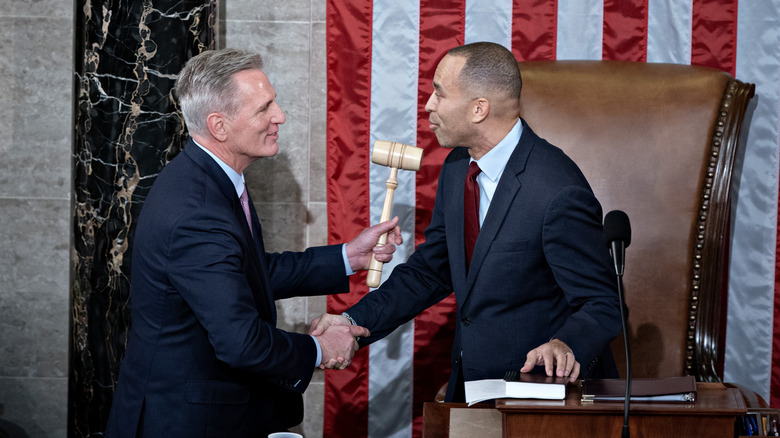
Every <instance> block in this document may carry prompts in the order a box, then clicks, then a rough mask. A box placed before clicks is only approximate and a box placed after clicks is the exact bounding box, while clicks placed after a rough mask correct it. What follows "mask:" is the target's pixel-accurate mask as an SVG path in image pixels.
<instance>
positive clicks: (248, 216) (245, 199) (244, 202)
mask: <svg viewBox="0 0 780 438" xmlns="http://www.w3.org/2000/svg"><path fill="white" fill-rule="evenodd" d="M238 199H239V200H240V201H241V208H243V209H244V216H246V223H247V225H249V232H250V233H252V234H253V235H254V231H252V214H251V213H249V195H248V194H247V190H246V184H244V192H243V193H241V197H239V198H238Z"/></svg>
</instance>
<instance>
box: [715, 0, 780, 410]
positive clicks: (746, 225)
mask: <svg viewBox="0 0 780 438" xmlns="http://www.w3.org/2000/svg"><path fill="white" fill-rule="evenodd" d="M737 13H738V19H737V66H736V77H737V78H738V79H740V80H742V81H746V82H753V83H755V84H756V95H757V96H756V98H754V101H753V106H754V108H755V111H754V112H753V114H752V120H750V121H751V123H750V126H749V130H748V131H747V142H746V146H747V148H746V151H745V153H744V162H743V163H742V165H741V166H738V167H737V169H741V174H740V175H739V176H738V177H737V178H735V182H736V184H737V186H736V187H735V190H736V199H737V202H736V203H735V205H734V211H733V212H732V214H733V216H734V222H733V225H732V239H731V242H732V249H731V265H730V267H729V301H728V319H727V320H728V323H727V334H726V360H725V371H724V379H725V380H726V381H729V382H736V383H740V384H742V385H744V386H746V387H748V388H750V389H753V390H754V391H756V392H758V393H759V394H760V395H761V396H762V397H764V399H766V400H767V401H769V391H770V375H771V371H772V362H771V359H772V357H771V355H772V338H773V334H772V321H773V308H774V294H775V290H774V279H775V257H776V248H775V241H776V235H777V234H776V233H777V231H776V230H777V229H776V227H777V204H776V201H777V199H778V192H777V190H778V168H780V166H779V165H778V144H780V136H779V135H778V128H779V127H780V126H779V125H780V57H778V47H780V2H778V1H777V0H773V1H766V2H760V3H753V2H740V3H739V10H738V11H737Z"/></svg>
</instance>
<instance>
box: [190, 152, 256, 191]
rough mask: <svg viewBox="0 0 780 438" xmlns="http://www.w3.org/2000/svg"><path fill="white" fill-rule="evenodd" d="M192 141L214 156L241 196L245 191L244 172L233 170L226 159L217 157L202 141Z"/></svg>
mask: <svg viewBox="0 0 780 438" xmlns="http://www.w3.org/2000/svg"><path fill="white" fill-rule="evenodd" d="M192 142H193V143H195V144H196V145H198V147H199V148H201V149H203V151H204V152H206V153H207V154H209V156H210V157H211V158H213V159H214V161H216V162H217V164H219V167H221V168H222V171H224V172H225V175H227V177H228V178H230V182H231V183H233V187H234V188H235V189H236V195H238V197H239V198H240V197H241V194H242V193H244V174H243V173H241V174H239V173H238V172H236V171H235V170H233V168H232V167H230V166H228V165H227V164H225V162H224V161H222V160H220V159H219V158H217V156H216V155H214V154H213V153H212V152H211V151H210V150H208V149H206V148H204V147H203V146H202V145H201V144H200V143H198V142H197V141H195V139H193V140H192Z"/></svg>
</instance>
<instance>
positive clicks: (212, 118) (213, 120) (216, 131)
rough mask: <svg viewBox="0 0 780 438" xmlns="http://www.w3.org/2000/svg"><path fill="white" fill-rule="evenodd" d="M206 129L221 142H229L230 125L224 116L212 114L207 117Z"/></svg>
mask: <svg viewBox="0 0 780 438" xmlns="http://www.w3.org/2000/svg"><path fill="white" fill-rule="evenodd" d="M206 128H207V129H208V130H209V134H211V136H212V137H214V138H215V139H216V140H218V141H220V142H224V141H226V140H227V137H228V130H229V128H230V124H229V122H228V120H227V119H226V118H225V116H223V115H222V114H220V113H211V114H209V115H208V116H206Z"/></svg>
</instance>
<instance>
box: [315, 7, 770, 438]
mask: <svg viewBox="0 0 780 438" xmlns="http://www.w3.org/2000/svg"><path fill="white" fill-rule="evenodd" d="M476 41H492V42H496V43H499V44H502V45H504V46H506V47H507V48H509V49H510V50H511V51H512V52H513V53H514V55H515V57H516V58H517V59H518V60H519V61H530V60H552V59H595V60H598V59H609V60H629V61H636V62H667V63H678V64H694V65H704V66H709V67H714V68H717V69H720V70H724V71H726V72H729V73H731V74H732V75H734V76H735V77H736V78H737V79H740V80H741V81H743V82H751V83H754V84H756V95H757V98H754V100H755V105H756V107H755V111H754V113H753V115H752V118H749V119H748V121H749V122H750V125H749V126H747V127H746V131H747V138H746V150H745V153H744V158H743V162H742V165H741V167H739V169H740V171H739V173H738V174H737V175H735V187H734V190H735V193H734V199H735V203H734V206H733V216H734V218H733V219H734V220H733V222H732V225H731V227H732V237H731V264H730V268H729V273H728V274H729V296H728V319H727V328H726V341H725V363H724V376H723V377H724V380H725V381H728V382H734V383H739V384H741V385H743V386H745V387H747V388H749V389H752V390H754V391H756V392H757V393H758V394H759V395H761V396H763V397H764V398H765V399H766V400H768V401H770V403H771V405H772V406H773V407H780V336H775V334H776V333H780V318H775V312H776V310H775V309H776V308H777V309H780V305H778V306H775V302H776V300H778V299H779V298H778V297H780V295H778V293H777V290H778V287H777V286H778V277H777V271H778V270H777V265H776V257H775V256H776V254H777V251H778V246H777V222H778V220H777V218H778V215H777V208H778V155H779V154H778V149H779V148H778V146H779V145H780V140H779V137H778V129H779V128H780V0H752V1H748V0H743V1H741V2H739V1H737V0H489V1H488V0H373V1H372V0H327V87H328V90H327V96H328V116H327V117H328V118H327V131H328V140H327V141H328V144H327V150H328V162H327V175H328V187H327V193H328V227H329V228H328V234H329V240H330V241H331V242H343V241H346V240H348V239H349V238H351V237H353V236H354V235H356V234H357V233H358V232H359V231H360V230H361V229H363V228H364V227H366V226H369V225H370V224H375V223H377V222H378V221H379V217H380V214H381V209H382V203H383V201H384V196H385V181H386V179H387V178H388V175H389V169H388V168H386V167H382V166H377V165H373V164H371V147H372V145H373V144H374V141H376V140H390V141H397V142H402V143H406V144H411V145H416V146H419V147H421V148H423V149H424V151H425V154H424V158H423V165H422V168H421V169H420V171H418V172H410V171H403V170H401V171H400V172H399V174H398V188H397V189H396V191H395V196H394V206H393V215H398V216H400V217H401V220H402V223H401V225H402V228H403V230H404V231H405V232H406V235H405V236H404V238H405V242H406V243H405V245H404V246H403V247H401V248H399V249H398V252H397V253H396V257H395V260H394V262H393V263H391V264H389V265H387V266H385V269H384V272H383V276H384V277H383V278H386V276H387V274H388V273H389V272H390V271H391V270H392V267H393V265H395V264H396V263H399V262H401V261H403V260H405V259H406V258H407V257H408V255H409V254H411V252H412V251H413V250H414V246H415V244H417V243H419V242H420V241H421V239H422V231H423V230H424V229H425V226H426V225H427V224H428V222H429V219H430V215H431V210H432V207H433V201H434V195H435V191H436V181H437V177H438V171H439V167H440V164H441V162H442V161H443V159H444V156H445V155H446V153H447V150H445V149H443V148H441V147H440V146H439V145H438V143H437V142H436V139H435V137H434V136H433V134H432V133H431V132H430V131H429V130H428V128H427V119H428V117H427V114H426V113H425V111H424V105H425V102H426V100H427V98H428V96H429V94H430V93H431V91H432V83H431V81H432V78H433V73H434V70H435V68H436V64H437V62H438V61H439V59H441V57H442V56H443V55H444V53H445V52H446V51H447V50H448V49H450V48H452V47H454V46H457V45H461V44H464V43H470V42H476ZM368 292H369V290H368V288H367V287H366V286H365V275H357V276H354V277H353V279H352V292H351V293H350V294H347V295H341V296H331V297H329V298H328V311H329V312H331V313H340V312H341V311H343V310H344V309H346V308H347V307H349V306H350V305H351V304H353V303H355V302H356V301H357V300H359V299H360V297H362V296H363V295H365V294H366V293H368ZM779 304H780V303H779ZM454 309H455V303H454V298H453V297H450V298H448V299H447V300H445V301H444V302H442V303H440V304H439V305H437V306H435V307H433V308H431V309H429V310H428V311H426V312H425V313H424V314H422V315H420V316H418V317H417V318H416V319H415V320H414V321H412V322H410V323H408V324H407V325H405V326H403V327H401V328H399V329H398V330H396V332H394V333H393V334H392V335H391V336H389V337H387V338H386V339H384V340H382V341H380V342H377V343H375V344H372V345H371V346H370V347H368V348H364V349H362V350H361V351H360V352H359V353H358V354H357V356H356V357H355V359H354V361H353V365H352V366H351V367H350V368H349V369H348V370H346V371H340V372H326V376H325V417H324V429H323V433H324V436H326V437H337V436H354V437H364V436H365V437H377V438H380V437H381V438H387V437H409V436H420V434H421V433H420V431H421V425H422V417H421V416H422V404H423V402H425V401H430V400H431V399H432V398H433V396H434V394H436V392H437V390H438V388H439V387H440V386H441V385H442V384H443V383H445V382H446V381H447V377H448V374H449V357H450V347H451V338H452V334H453V333H454V325H453V324H454V323H453V321H452V320H453V318H452V316H453V315H454ZM773 339H777V340H778V341H777V342H778V345H777V346H778V348H776V349H773Z"/></svg>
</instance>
